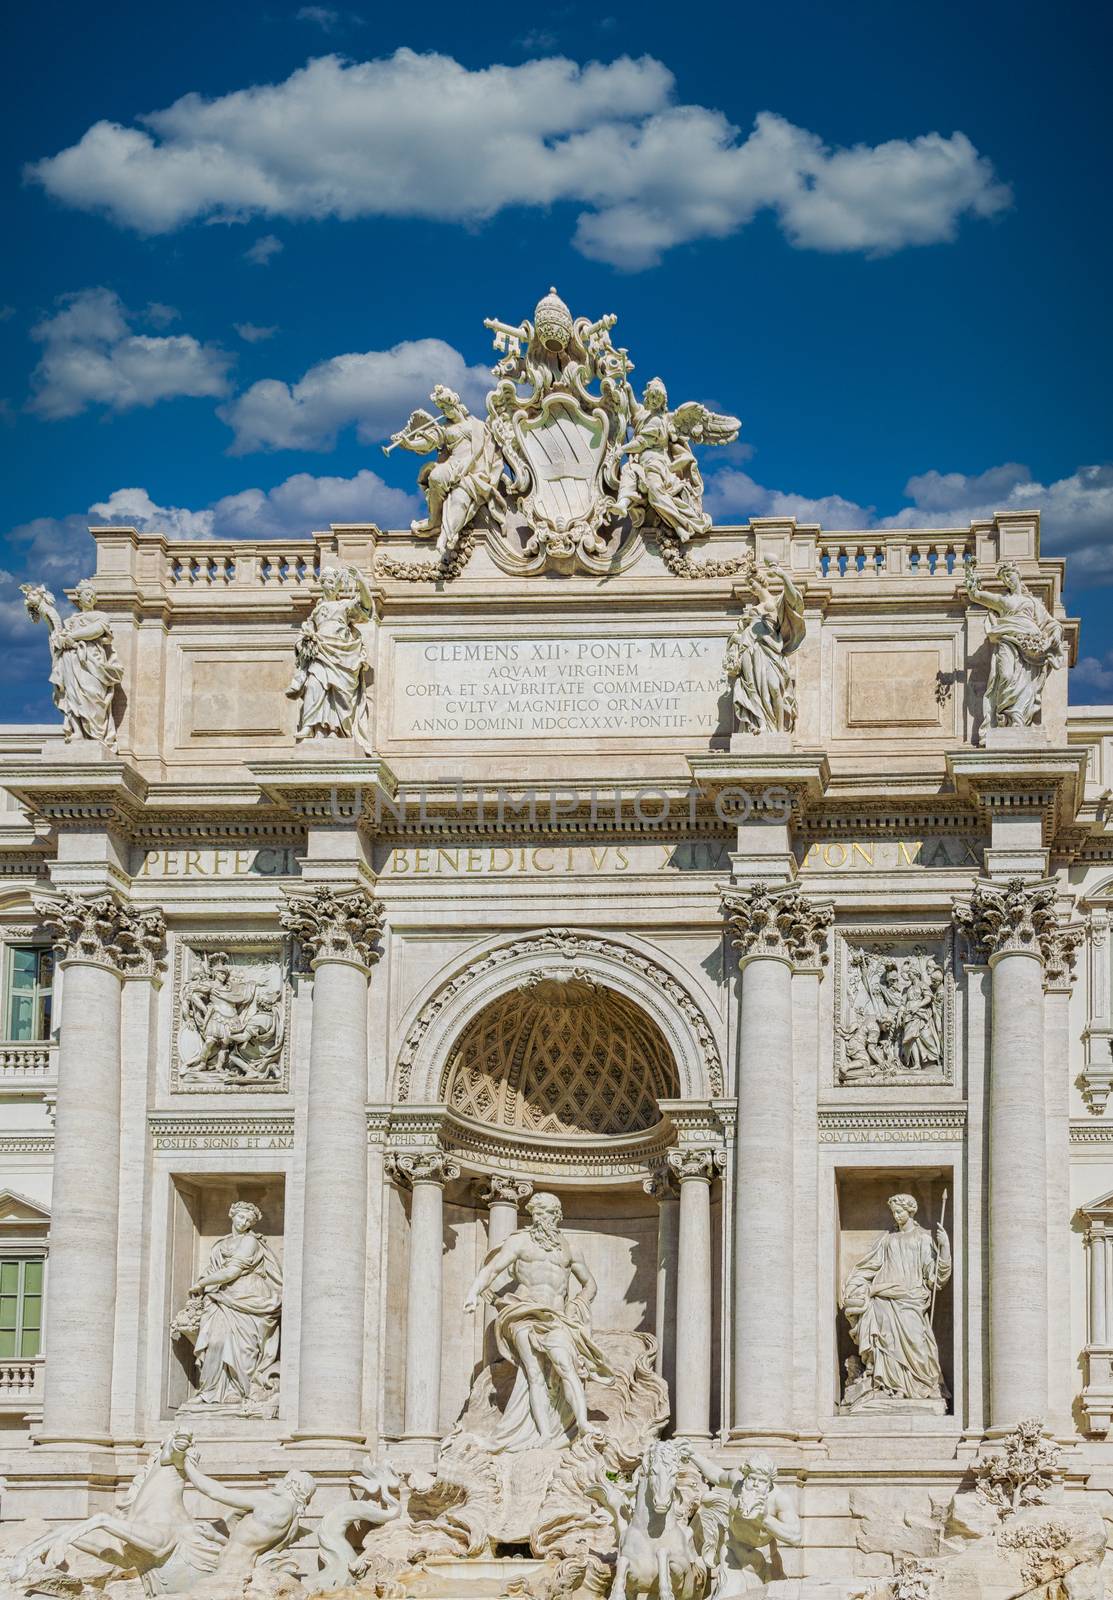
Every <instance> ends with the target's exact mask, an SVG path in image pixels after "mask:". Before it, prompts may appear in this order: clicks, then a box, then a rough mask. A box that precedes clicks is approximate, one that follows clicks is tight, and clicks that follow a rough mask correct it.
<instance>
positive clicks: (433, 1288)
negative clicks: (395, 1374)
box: [388, 1149, 460, 1442]
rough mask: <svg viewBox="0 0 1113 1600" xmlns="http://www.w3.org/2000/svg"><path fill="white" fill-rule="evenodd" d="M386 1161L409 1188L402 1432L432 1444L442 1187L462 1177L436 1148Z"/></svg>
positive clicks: (437, 1389)
mask: <svg viewBox="0 0 1113 1600" xmlns="http://www.w3.org/2000/svg"><path fill="white" fill-rule="evenodd" d="M388 1161H389V1170H390V1173H391V1176H392V1177H394V1178H395V1179H397V1180H398V1181H400V1182H404V1183H408V1184H409V1185H410V1188H411V1190H412V1194H411V1198H410V1271H409V1296H408V1300H407V1304H406V1400H405V1432H406V1437H407V1438H410V1439H418V1440H429V1441H431V1442H435V1441H436V1440H438V1439H439V1438H440V1412H441V1336H442V1328H443V1323H444V1290H443V1281H444V1270H443V1256H444V1186H445V1184H446V1183H448V1182H449V1181H450V1180H451V1179H453V1178H458V1177H459V1176H460V1168H459V1166H458V1165H457V1163H456V1162H455V1161H453V1160H452V1159H451V1158H450V1157H449V1156H446V1155H445V1153H444V1151H443V1150H437V1149H426V1150H406V1151H401V1152H396V1153H394V1154H392V1155H391V1156H390V1157H389V1158H388Z"/></svg>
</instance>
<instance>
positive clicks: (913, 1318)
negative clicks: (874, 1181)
mask: <svg viewBox="0 0 1113 1600" xmlns="http://www.w3.org/2000/svg"><path fill="white" fill-rule="evenodd" d="M889 1210H890V1211H891V1212H892V1215H893V1223H894V1225H895V1226H894V1231H893V1232H891V1233H883V1234H882V1235H881V1237H880V1238H879V1239H878V1241H877V1244H876V1245H875V1246H874V1248H873V1249H872V1250H871V1251H870V1252H869V1254H868V1255H866V1256H865V1257H864V1258H863V1259H862V1260H861V1261H859V1262H858V1264H857V1266H855V1267H854V1268H852V1270H851V1271H850V1272H849V1273H848V1274H847V1278H846V1283H845V1285H844V1287H843V1295H842V1309H843V1313H844V1314H845V1316H846V1320H847V1322H848V1323H849V1325H850V1333H851V1337H852V1338H853V1340H854V1343H855V1344H856V1345H857V1347H858V1355H859V1360H860V1362H861V1370H860V1372H859V1371H858V1370H857V1369H855V1371H854V1373H853V1374H851V1373H850V1372H848V1374H847V1376H848V1379H850V1380H851V1381H850V1383H849V1384H848V1388H847V1391H846V1393H845V1394H844V1398H843V1403H842V1405H841V1406H840V1408H839V1409H840V1410H843V1411H904V1410H918V1411H931V1412H935V1413H937V1414H939V1415H942V1414H943V1413H944V1412H945V1411H946V1408H947V1401H946V1393H947V1391H946V1385H945V1384H944V1381H943V1370H942V1367H941V1366H940V1363H939V1346H938V1344H937V1343H936V1339H935V1333H934V1330H933V1329H932V1325H931V1314H932V1310H933V1309H934V1305H935V1294H936V1291H937V1290H939V1289H941V1288H942V1287H943V1285H944V1284H945V1283H947V1282H948V1280H949V1279H950V1276H951V1246H950V1241H949V1240H948V1238H947V1235H946V1233H945V1232H944V1230H943V1228H942V1226H940V1227H938V1228H936V1230H935V1240H934V1242H933V1241H932V1238H931V1236H930V1234H929V1233H928V1232H927V1230H926V1229H925V1228H922V1227H921V1226H920V1225H919V1223H918V1222H917V1221H916V1210H917V1206H916V1201H915V1199H914V1198H913V1197H912V1195H910V1194H895V1195H893V1197H892V1199H891V1200H890V1201H889Z"/></svg>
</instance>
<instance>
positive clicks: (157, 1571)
mask: <svg viewBox="0 0 1113 1600" xmlns="http://www.w3.org/2000/svg"><path fill="white" fill-rule="evenodd" d="M192 1448H193V1437H192V1435H191V1434H189V1433H185V1432H181V1431H179V1432H175V1433H172V1434H171V1435H170V1437H169V1438H168V1439H167V1440H166V1441H165V1443H164V1444H163V1445H162V1448H161V1449H160V1450H159V1451H158V1454H157V1455H154V1456H152V1457H151V1459H150V1461H149V1462H148V1463H147V1465H146V1466H145V1467H144V1468H143V1469H142V1471H141V1472H139V1473H138V1474H137V1475H136V1477H135V1479H134V1480H133V1482H132V1485H131V1488H130V1489H129V1490H128V1493H127V1495H126V1497H125V1499H124V1503H123V1506H122V1507H121V1509H120V1511H118V1512H111V1511H107V1512H98V1513H97V1514H96V1515H94V1516H91V1517H86V1519H85V1521H84V1522H77V1523H71V1524H70V1525H69V1526H68V1527H65V1528H62V1529H61V1530H53V1531H51V1532H50V1533H48V1534H44V1535H43V1536H42V1537H41V1538H38V1539H35V1540H33V1541H32V1543H31V1544H29V1545H26V1546H25V1547H24V1548H23V1549H22V1550H20V1551H19V1552H18V1553H17V1554H16V1555H15V1556H14V1557H13V1559H12V1561H11V1562H10V1563H9V1566H8V1580H9V1582H11V1583H12V1584H14V1585H16V1586H20V1585H24V1586H26V1587H28V1588H31V1587H32V1586H33V1585H34V1584H35V1580H36V1579H38V1578H40V1577H42V1576H43V1575H44V1574H45V1573H46V1572H51V1573H59V1572H64V1571H65V1565H66V1557H67V1554H68V1552H69V1551H71V1550H81V1551H82V1552H84V1554H86V1555H91V1556H96V1557H97V1558H98V1559H99V1560H101V1561H105V1562H107V1563H108V1564H109V1565H110V1566H114V1567H121V1568H125V1569H128V1568H130V1569H134V1570H135V1571H136V1572H138V1573H139V1576H140V1578H141V1579H142V1581H143V1588H144V1591H145V1593H147V1594H148V1595H163V1594H185V1593H187V1592H188V1591H189V1590H190V1589H191V1588H192V1587H193V1586H194V1585H195V1584H196V1583H197V1581H198V1579H200V1578H201V1577H203V1576H204V1575H205V1574H207V1573H210V1572H212V1571H213V1569H214V1567H215V1566H216V1563H217V1558H218V1556H219V1554H220V1539H219V1537H218V1535H217V1534H216V1532H215V1530H213V1529H212V1528H211V1527H210V1526H209V1525H208V1524H206V1523H200V1522H197V1521H196V1520H195V1519H194V1518H193V1517H192V1516H191V1515H190V1513H189V1512H188V1511H187V1510H186V1507H185V1491H186V1488H187V1487H188V1480H187V1478H186V1475H185V1458H186V1455H187V1454H188V1453H189V1451H190V1450H191V1449H192ZM36 1562H37V1563H38V1565H37V1567H36V1565H35V1563H36Z"/></svg>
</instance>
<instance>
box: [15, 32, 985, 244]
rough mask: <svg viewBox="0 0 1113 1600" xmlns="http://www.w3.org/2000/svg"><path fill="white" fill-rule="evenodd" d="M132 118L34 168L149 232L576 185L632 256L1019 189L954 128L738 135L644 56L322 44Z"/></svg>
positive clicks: (851, 228) (920, 216)
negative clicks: (759, 218) (829, 138)
mask: <svg viewBox="0 0 1113 1600" xmlns="http://www.w3.org/2000/svg"><path fill="white" fill-rule="evenodd" d="M319 9H324V8H319ZM140 124H141V125H140V126H139V127H125V126H123V125H121V124H120V123H114V122H98V123H95V124H94V125H93V126H92V127H91V128H89V129H88V130H87V131H86V133H85V134H84V135H83V136H82V138H81V139H80V140H79V141H78V143H77V144H75V145H71V146H70V147H69V148H68V149H66V150H63V151H61V152H60V153H59V154H58V155H55V156H52V157H47V158H45V159H44V160H41V161H38V162H35V163H33V164H32V165H31V166H30V167H29V168H28V175H29V176H30V177H31V178H32V179H33V180H34V181H36V182H38V183H40V184H42V185H43V187H44V188H45V189H47V190H48V192H49V193H50V194H51V195H53V196H54V197H55V198H56V199H58V200H61V201H63V202H64V203H66V204H68V205H73V206H77V207H80V208H82V209H85V210H96V211H104V212H106V213H107V214H108V215H109V216H111V217H112V218H113V219H114V220H115V221H116V222H118V223H120V224H122V225H123V226H126V227H131V228H135V229H137V230H138V231H140V232H142V233H164V232H168V231H170V230H172V229H174V228H178V227H181V226H183V225H184V224H186V223H188V222H191V221H194V220H196V219H198V218H215V219H221V220H234V221H243V220H246V219H248V218H250V217H283V218H292V219H299V218H301V219H304V218H323V217H339V218H352V217H369V216H382V217H424V218H432V219H434V220H438V221H446V222H458V223H459V222H462V223H467V224H474V223H477V222H482V221H484V220H485V219H487V218H490V217H493V216H495V215H496V214H497V213H498V212H499V211H502V210H504V209H505V208H507V207H511V206H546V207H547V206H551V205H554V204H556V203H558V202H568V203H571V204H574V205H579V206H582V207H585V208H586V209H585V210H583V211H582V212H581V214H580V216H579V218H578V220H577V223H576V226H575V235H574V240H575V243H576V246H577V248H578V249H580V250H581V251H582V252H583V254H585V255H587V256H590V257H592V258H594V259H596V260H600V261H606V262H609V263H611V264H612V265H614V266H618V267H622V268H627V269H631V270H636V269H639V268H642V267H647V266H651V265H652V264H653V263H654V262H656V261H657V260H658V259H659V257H660V255H661V253H662V252H663V251H665V250H667V249H669V248H671V247H672V246H674V245H677V244H680V243H682V242H684V241H686V240H693V239H699V238H709V237H710V238H722V237H724V236H726V235H727V234H730V233H733V232H735V231H736V230H737V229H739V228H741V227H744V226H745V225H746V224H747V223H748V222H749V221H750V220H751V219H752V218H753V217H754V215H755V214H756V213H757V212H759V211H762V210H771V211H773V212H774V214H775V215H776V216H777V218H778V220H779V222H780V225H781V227H782V229H783V231H784V233H785V235H786V237H787V238H788V240H789V242H790V243H791V244H793V245H795V246H797V247H798V248H801V249H812V250H826V251H846V250H857V251H865V252H867V253H868V254H873V255H877V254H883V253H886V252H888V251H892V250H898V249H901V248H903V247H905V246H909V245H922V244H932V243H937V242H940V241H945V240H948V239H951V238H953V237H954V234H955V232H956V229H957V227H958V224H959V222H960V221H961V220H962V219H963V218H964V217H966V216H973V217H989V216H993V215H995V214H997V213H998V212H1000V211H1002V210H1004V209H1005V208H1006V207H1007V206H1008V205H1009V204H1010V200H1011V197H1010V194H1009V191H1008V189H1007V188H1006V187H1005V186H1003V185H1002V184H1000V183H999V182H997V180H996V178H995V175H994V172H993V168H992V166H991V164H990V162H989V161H988V160H987V159H986V158H985V157H983V156H981V155H979V153H978V152H977V150H976V149H975V148H974V146H973V145H972V144H971V142H970V140H969V139H968V138H967V136H966V135H965V134H963V133H961V132H956V133H953V134H951V135H949V136H944V135H943V134H941V133H938V132H929V133H925V134H922V135H920V136H919V137H918V138H914V139H909V140H906V139H894V140H889V141H886V142H884V143H882V144H878V145H874V146H871V145H864V144H863V145H855V146H853V147H851V148H849V149H841V148H836V149H831V148H830V147H828V146H827V145H826V144H824V142H823V141H822V139H821V138H820V137H819V135H818V134H815V133H811V132H809V131H808V130H807V129H804V128H798V127H796V126H794V125H793V124H792V123H790V122H788V121H786V120H785V119H784V118H783V117H780V116H778V115H776V114H775V113H773V112H770V111H764V112H762V113H760V115H759V116H758V117H757V119H756V121H755V123H754V127H753V129H752V131H751V132H750V133H749V134H748V136H746V137H742V135H741V133H740V130H739V129H738V128H736V127H735V126H734V125H733V124H732V123H731V122H730V121H729V120H728V119H727V118H726V117H725V116H724V115H723V114H722V112H720V111H717V110H714V109H712V108H708V107H704V106H683V105H677V104H676V103H675V100H674V83H673V78H672V74H671V73H670V72H669V71H668V69H667V68H666V67H665V66H664V65H663V64H662V63H661V62H659V61H656V60H654V59H653V58H652V57H650V56H643V57H641V58H640V59H638V60H632V59H631V58H630V57H627V56H623V57H620V58H619V59H618V60H616V61H612V62H610V63H607V64H602V63H598V62H592V63H589V64H587V65H586V66H579V65H577V64H576V63H575V62H573V61H569V60H567V59H565V58H563V57H559V56H552V57H548V58H545V59H541V60H534V61H527V62H524V63H523V64H521V65H519V66H498V65H495V66H490V67H486V68H482V69H479V70H475V71H470V70H469V69H468V68H466V67H464V66H462V65H461V64H460V63H459V62H457V61H454V60H453V59H452V58H451V57H448V56H444V55H437V54H434V53H428V54H424V55H422V54H418V53H416V52H415V51H412V50H398V51H396V52H395V54H394V55H393V56H389V57H386V58H383V59H380V60H376V61H363V62H347V61H344V60H342V59H341V58H339V57H338V56H324V57H320V58H318V59H316V60H313V61H310V62H309V63H308V64H307V65H306V66H305V67H303V68H301V69H300V70H298V71H297V72H294V73H292V74H291V76H290V77H289V78H287V79H286V80H285V81H284V82H282V83H278V84H265V85H255V86H252V87H250V88H246V89H240V90H237V91H235V92H233V93H231V94H227V95H222V96H219V97H218V98H216V99H213V100H207V99H205V98H203V97H202V96H201V95H198V94H188V95H185V96H183V98H182V99H180V100H178V101H176V102H175V103H174V104H173V105H172V106H168V107H166V108H165V109H164V110H161V111H155V112H152V113H150V114H149V115H147V116H145V117H143V118H141V119H140ZM268 237H271V236H268ZM263 244H264V241H263V240H260V241H259V242H258V243H257V244H256V245H255V246H253V247H252V250H250V251H249V252H248V255H249V256H251V257H252V259H256V257H255V255H254V252H257V251H259V250H260V249H261V247H262V246H263ZM274 244H278V241H277V240H274ZM263 259H265V257H264V258H263Z"/></svg>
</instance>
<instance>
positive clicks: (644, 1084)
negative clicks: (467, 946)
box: [444, 968, 680, 1139]
mask: <svg viewBox="0 0 1113 1600" xmlns="http://www.w3.org/2000/svg"><path fill="white" fill-rule="evenodd" d="M444 1082H445V1089H444V1098H445V1102H446V1104H447V1105H448V1106H449V1107H450V1108H451V1109H452V1110H453V1111H455V1112H456V1113H457V1114H458V1115H460V1116H464V1117H469V1118H471V1119H473V1120H474V1121H476V1122H484V1123H489V1124H494V1125H495V1126H497V1127H500V1128H506V1129H513V1130H514V1131H516V1132H518V1133H522V1134H525V1135H527V1136H528V1135H530V1134H564V1135H566V1136H568V1137H570V1138H581V1139H582V1138H588V1139H598V1138H607V1137H612V1136H616V1135H622V1134H631V1133H641V1132H643V1131H645V1130H647V1129H649V1128H652V1127H653V1126H655V1124H656V1123H657V1122H658V1121H659V1120H660V1116H661V1112H660V1109H659V1102H660V1101H661V1100H671V1099H676V1098H677V1097H678V1095H679V1092H680V1087H679V1080H678V1076H677V1071H676V1065H675V1062H674V1060H673V1056H672V1052H671V1051H670V1049H669V1046H668V1044H667V1042H666V1040H665V1037H664V1035H663V1034H662V1032H661V1030H660V1028H659V1027H658V1026H657V1024H656V1023H655V1022H654V1021H653V1020H652V1019H651V1018H650V1017H648V1016H647V1015H646V1014H645V1012H644V1011H643V1010H641V1009H640V1007H638V1006H636V1005H635V1004H634V1003H633V1002H632V1001H631V1000H629V999H628V998H627V997H626V996H624V995H622V994H619V993H617V992H616V991H615V990H613V989H610V988H607V987H605V986H604V985H602V984H600V983H597V982H595V981H594V980H593V979H592V978H590V977H588V976H587V975H586V973H585V972H583V971H582V970H581V969H576V968H573V969H572V970H571V971H570V972H569V973H568V974H567V975H565V974H561V975H560V976H559V977H556V976H543V977H532V978H527V979H525V980H524V981H523V982H522V983H521V985H520V986H519V987H518V988H517V989H515V990H513V991H511V992H509V993H506V994H503V995H501V996H500V997H499V998H497V999H495V1000H493V1001H491V1002H490V1003H489V1004H488V1005H487V1006H486V1007H485V1008H484V1010H483V1011H481V1012H480V1013H479V1015H478V1016H475V1017H473V1018H472V1020H471V1022H469V1023H468V1025H467V1026H466V1027H465V1028H464V1030H463V1032H462V1034H461V1035H460V1036H459V1038H458V1039H457V1041H456V1044H455V1046H454V1047H453V1049H452V1052H451V1054H450V1056H449V1060H448V1063H447V1067H446V1072H445V1080H444Z"/></svg>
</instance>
